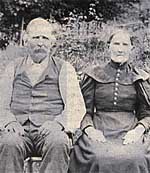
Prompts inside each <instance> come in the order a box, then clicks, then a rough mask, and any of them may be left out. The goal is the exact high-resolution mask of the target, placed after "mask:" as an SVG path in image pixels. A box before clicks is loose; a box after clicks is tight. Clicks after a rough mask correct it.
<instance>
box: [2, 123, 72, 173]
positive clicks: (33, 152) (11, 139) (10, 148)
mask: <svg viewBox="0 0 150 173" xmlns="http://www.w3.org/2000/svg"><path fill="white" fill-rule="evenodd" d="M23 127H24V129H25V136H19V135H17V134H15V133H10V132H1V135H0V173H23V166H24V159H25V158H27V157H29V156H42V163H41V166H40V173H67V171H68V165H69V153H70V147H69V138H68V136H67V134H66V133H65V132H63V131H52V133H50V134H49V135H48V136H46V137H42V136H40V135H39V134H38V128H39V126H35V125H34V124H33V123H31V122H29V121H28V122H26V123H25V124H24V125H23Z"/></svg>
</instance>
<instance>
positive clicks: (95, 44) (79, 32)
mask: <svg viewBox="0 0 150 173" xmlns="http://www.w3.org/2000/svg"><path fill="white" fill-rule="evenodd" d="M39 16H40V17H43V18H45V19H48V20H50V22H59V23H60V25H61V28H62V31H61V35H60V37H59V38H58V40H57V43H56V45H55V47H57V49H56V52H55V55H56V56H59V57H60V58H63V59H66V60H68V61H70V62H71V63H72V64H73V65H74V67H75V68H76V70H77V71H78V72H79V73H80V71H82V70H83V69H84V68H86V67H87V66H89V65H91V64H97V63H99V64H102V63H105V62H107V61H108V59H109V56H108V55H109V52H108V49H107V44H106V43H107V38H108V36H109V33H110V32H111V31H112V30H114V29H115V28H116V27H125V28H126V29H128V30H129V32H130V33H131V35H132V40H133V46H134V48H133V53H132V55H131V63H135V64H136V65H138V66H143V65H144V66H145V65H146V66H150V65H149V64H150V63H149V56H150V53H149V52H150V51H149V41H150V34H149V33H150V32H149V20H150V2H149V0H0V47H1V51H0V57H1V61H0V70H1V71H3V69H4V68H5V65H6V64H7V63H8V61H10V60H13V59H14V58H16V57H17V56H24V55H25V54H26V49H25V48H23V47H21V46H22V35H23V30H24V29H25V27H26V25H27V23H28V22H29V21H30V20H31V19H33V18H35V17H39Z"/></svg>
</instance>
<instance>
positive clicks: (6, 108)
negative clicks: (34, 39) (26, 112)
mask: <svg viewBox="0 0 150 173" xmlns="http://www.w3.org/2000/svg"><path fill="white" fill-rule="evenodd" d="M13 80H14V62H11V63H10V64H9V65H8V66H7V67H6V68H5V71H4V73H3V74H2V76H1V77H0V127H1V128H4V127H5V126H7V124H9V123H10V122H13V121H16V118H15V116H14V115H13V114H12V113H11V110H10V104H11V97H12V91H13Z"/></svg>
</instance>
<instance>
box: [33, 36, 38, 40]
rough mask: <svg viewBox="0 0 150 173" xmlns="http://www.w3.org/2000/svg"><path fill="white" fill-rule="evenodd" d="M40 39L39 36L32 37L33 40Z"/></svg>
mask: <svg viewBox="0 0 150 173" xmlns="http://www.w3.org/2000/svg"><path fill="white" fill-rule="evenodd" d="M39 38H40V37H39V36H37V37H32V39H39Z"/></svg>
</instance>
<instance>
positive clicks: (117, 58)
mask: <svg viewBox="0 0 150 173" xmlns="http://www.w3.org/2000/svg"><path fill="white" fill-rule="evenodd" d="M131 48H132V46H131V41H130V37H129V35H128V34H126V33H123V32H120V33H117V34H115V35H114V36H113V38H112V40H111V43H110V53H111V60H113V61H114V62H116V63H124V62H127V61H128V59H129V55H130V51H131Z"/></svg>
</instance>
